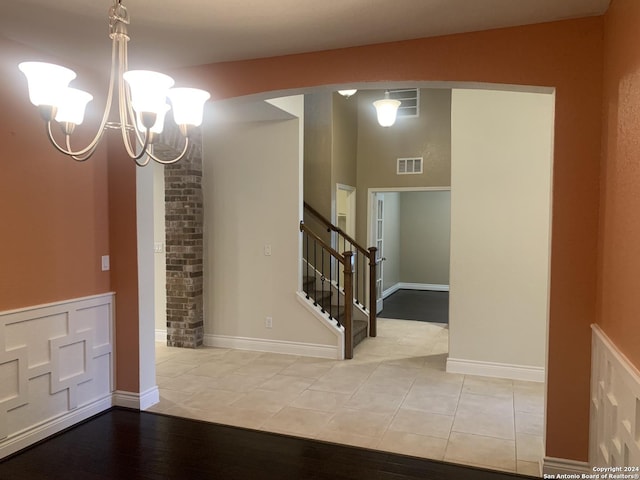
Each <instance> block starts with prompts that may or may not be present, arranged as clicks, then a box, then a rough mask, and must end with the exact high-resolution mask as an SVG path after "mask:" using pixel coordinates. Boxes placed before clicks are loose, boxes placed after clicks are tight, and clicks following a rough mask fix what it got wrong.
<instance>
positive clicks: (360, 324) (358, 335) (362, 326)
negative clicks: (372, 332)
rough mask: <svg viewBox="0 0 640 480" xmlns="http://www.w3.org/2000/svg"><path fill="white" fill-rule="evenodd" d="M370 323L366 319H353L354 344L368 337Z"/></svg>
mask: <svg viewBox="0 0 640 480" xmlns="http://www.w3.org/2000/svg"><path fill="white" fill-rule="evenodd" d="M367 327H368V324H367V322H366V321H364V320H354V321H353V346H354V347H355V346H356V345H358V344H359V343H360V342H362V341H363V340H364V339H365V338H367Z"/></svg>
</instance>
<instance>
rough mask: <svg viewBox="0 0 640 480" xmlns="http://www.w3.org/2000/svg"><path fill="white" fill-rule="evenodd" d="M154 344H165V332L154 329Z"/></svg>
mask: <svg viewBox="0 0 640 480" xmlns="http://www.w3.org/2000/svg"><path fill="white" fill-rule="evenodd" d="M156 342H164V343H166V342H167V330H166V329H165V330H160V329H157V328H156Z"/></svg>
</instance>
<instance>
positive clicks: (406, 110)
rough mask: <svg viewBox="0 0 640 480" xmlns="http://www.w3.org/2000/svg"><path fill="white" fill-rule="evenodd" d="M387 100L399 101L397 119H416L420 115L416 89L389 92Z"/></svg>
mask: <svg viewBox="0 0 640 480" xmlns="http://www.w3.org/2000/svg"><path fill="white" fill-rule="evenodd" d="M389 98H393V99H394V100H400V107H399V108H398V117H418V116H419V115H420V90H418V89H417V88H402V89H395V90H389Z"/></svg>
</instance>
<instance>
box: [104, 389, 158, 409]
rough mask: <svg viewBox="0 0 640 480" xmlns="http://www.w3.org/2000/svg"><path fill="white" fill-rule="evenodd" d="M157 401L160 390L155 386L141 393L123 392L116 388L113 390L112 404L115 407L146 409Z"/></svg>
mask: <svg viewBox="0 0 640 480" xmlns="http://www.w3.org/2000/svg"><path fill="white" fill-rule="evenodd" d="M159 401H160V391H159V390H158V387H157V386H156V387H152V388H150V389H148V390H146V391H144V392H141V393H136V392H125V391H123V390H116V391H115V392H113V405H115V406H117V407H125V408H132V409H135V410H146V409H147V408H149V407H151V406H152V405H155V404H156V403H158V402H159Z"/></svg>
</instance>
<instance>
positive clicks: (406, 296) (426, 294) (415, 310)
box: [378, 290, 449, 323]
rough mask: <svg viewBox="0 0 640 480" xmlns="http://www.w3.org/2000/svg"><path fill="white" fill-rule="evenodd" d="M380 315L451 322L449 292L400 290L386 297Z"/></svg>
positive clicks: (382, 316) (423, 320) (401, 318)
mask: <svg viewBox="0 0 640 480" xmlns="http://www.w3.org/2000/svg"><path fill="white" fill-rule="evenodd" d="M378 317H380V318H395V319H400V320H417V321H420V322H435V323H449V292H433V291H429V290H398V291H397V292H395V293H393V294H391V295H389V296H388V297H387V298H385V299H384V303H383V309H382V311H381V312H380V313H379V314H378Z"/></svg>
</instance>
